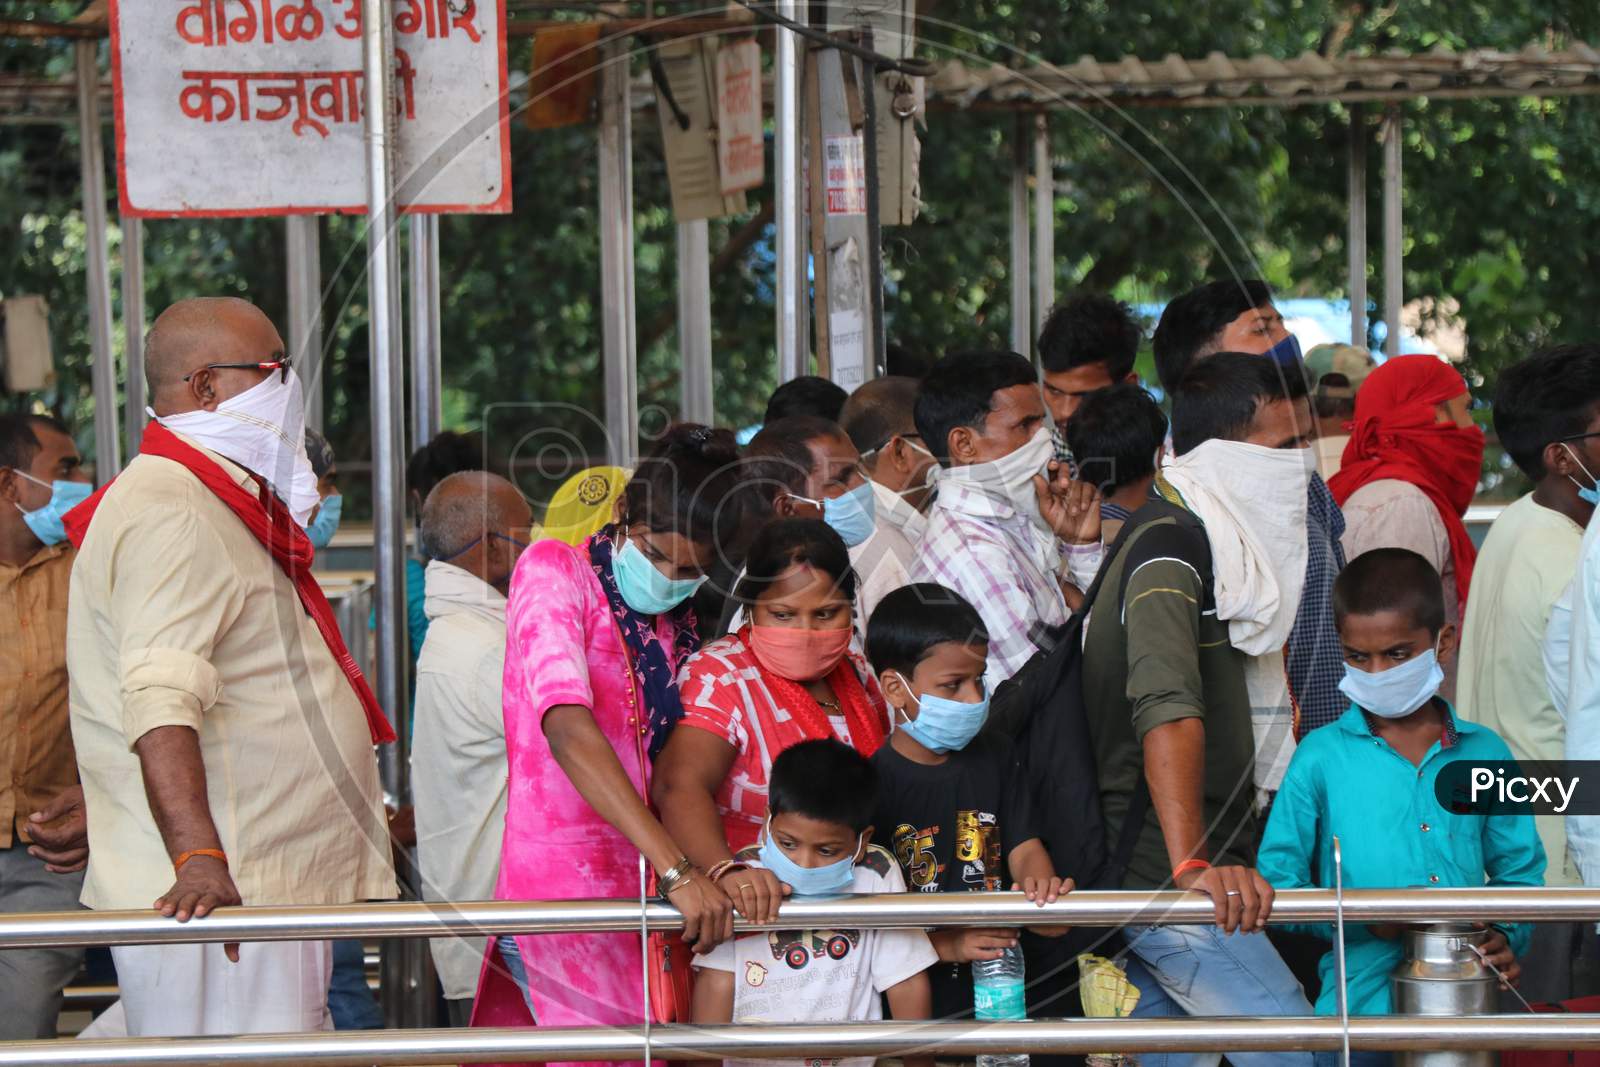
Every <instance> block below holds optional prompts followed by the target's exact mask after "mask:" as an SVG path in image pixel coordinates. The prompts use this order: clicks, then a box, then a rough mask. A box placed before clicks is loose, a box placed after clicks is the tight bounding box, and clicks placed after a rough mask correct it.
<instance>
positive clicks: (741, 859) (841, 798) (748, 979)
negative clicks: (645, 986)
mask: <svg viewBox="0 0 1600 1067" xmlns="http://www.w3.org/2000/svg"><path fill="white" fill-rule="evenodd" d="M877 789H878V776H877V772H876V771H875V770H874V769H873V766H872V764H871V762H870V761H868V760H867V758H866V757H864V756H862V755H861V754H860V753H859V752H857V751H856V750H855V749H853V748H851V747H850V746H849V745H846V744H843V743H841V742H839V741H836V740H834V739H832V738H829V739H826V740H821V741H803V742H801V743H800V744H798V745H794V746H792V747H790V748H787V749H784V751H783V752H782V753H780V754H779V755H778V758H777V759H775V760H773V761H772V773H771V776H770V778H769V783H768V800H767V826H766V829H765V830H764V831H763V833H762V839H761V844H760V845H759V847H752V848H747V849H744V850H742V851H740V853H739V854H738V856H737V857H736V861H737V862H738V863H741V864H744V865H748V866H761V867H765V868H767V869H768V870H770V871H772V872H773V873H774V874H776V875H777V876H778V880H779V881H781V882H783V883H784V884H785V885H787V886H789V887H790V889H791V890H793V892H794V893H795V895H797V896H833V895H839V894H845V893H904V892H905V891H906V884H905V879H904V878H902V877H901V875H900V866H899V864H897V863H896V862H895V860H894V857H893V856H891V855H890V854H889V853H887V852H885V851H884V850H883V849H881V848H879V847H878V846H876V845H870V844H868V843H867V842H868V841H870V840H871V839H872V827H871V826H870V825H869V821H870V819H871V817H872V810H873V807H874V805H875V804H876V801H877ZM722 873H723V872H720V871H719V872H716V875H717V876H718V877H720V876H721V874H722ZM938 959H939V957H938V954H937V953H936V952H934V950H933V943H932V942H930V941H929V940H928V935H927V934H925V933H923V932H922V931H921V930H772V931H766V932H761V933H752V934H746V935H744V936H742V937H738V938H735V939H734V940H732V941H725V942H723V943H722V944H721V945H719V946H717V947H716V948H715V949H713V950H712V951H711V952H710V953H709V954H707V955H705V956H697V957H695V960H694V965H695V967H696V968H698V969H699V973H698V974H697V975H696V978H695V987H694V1021H695V1022H696V1023H727V1022H741V1023H754V1022H763V1023H801V1022H816V1023H831V1022H865V1021H871V1020H876V1019H881V1018H883V1008H882V1004H881V1000H882V999H884V998H886V999H887V1000H888V1002H889V1011H890V1012H891V1013H892V1015H893V1017H894V1018H895V1019H898V1020H907V1019H911V1020H915V1019H926V1018H928V1014H929V1011H930V1009H931V1007H932V995H931V993H930V991H929V986H928V977H927V975H926V974H924V973H923V972H924V971H926V970H927V969H928V968H929V967H930V966H932V965H933V964H934V963H936V962H938ZM917 1043H918V1042H917V1039H916V1037H915V1035H914V1034H908V1035H907V1038H906V1044H907V1046H908V1047H912V1046H915V1045H916V1044H917ZM726 1062H727V1063H729V1064H743V1063H746V1062H750V1063H766V1064H770V1063H774V1062H781V1061H773V1060H761V1061H744V1060H728V1061H726ZM789 1062H791V1063H802V1064H805V1065H806V1067H828V1065H839V1067H868V1065H870V1064H871V1063H872V1060H871V1059H848V1060H837V1059H826V1058H817V1057H807V1058H805V1059H804V1060H793V1061H789ZM905 1063H906V1065H907V1067H932V1065H933V1057H931V1056H907V1057H905Z"/></svg>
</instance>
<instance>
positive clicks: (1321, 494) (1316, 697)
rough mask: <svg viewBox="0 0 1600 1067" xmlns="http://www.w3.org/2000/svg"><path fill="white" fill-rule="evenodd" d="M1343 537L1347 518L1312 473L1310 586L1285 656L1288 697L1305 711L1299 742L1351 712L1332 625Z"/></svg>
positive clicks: (1308, 509)
mask: <svg viewBox="0 0 1600 1067" xmlns="http://www.w3.org/2000/svg"><path fill="white" fill-rule="evenodd" d="M1343 536H1344V515H1343V514H1342V513H1341V512H1340V511H1339V505H1338V504H1337V503H1336V502H1335V501H1334V499H1333V494H1332V493H1331V492H1329V491H1328V486H1327V484H1326V483H1325V482H1323V480H1322V478H1321V477H1319V476H1318V475H1315V474H1313V475H1312V476H1311V486H1310V493H1309V498H1308V500H1307V502H1306V539H1307V544H1308V547H1309V549H1310V551H1309V552H1308V553H1307V555H1306V585H1305V591H1304V592H1303V593H1302V594H1301V595H1300V610H1299V611H1298V612H1297V613H1296V615H1295V618H1294V629H1292V630H1290V631H1289V645H1288V648H1287V649H1286V650H1285V657H1284V658H1285V669H1286V671H1287V673H1288V675H1289V692H1290V693H1291V694H1292V695H1293V697H1294V702H1295V705H1296V706H1297V707H1298V708H1299V709H1300V716H1299V725H1298V728H1297V730H1296V733H1297V734H1298V735H1299V736H1300V737H1304V736H1305V735H1306V734H1308V733H1310V732H1311V731H1312V730H1315V729H1316V728H1317V727H1319V726H1326V725H1328V724H1329V723H1331V722H1336V721H1338V719H1339V717H1340V716H1342V715H1343V714H1344V713H1345V711H1346V709H1348V708H1349V707H1350V698H1348V697H1346V696H1345V695H1344V694H1343V693H1341V692H1340V691H1339V682H1340V680H1341V679H1343V678H1344V646H1343V645H1342V644H1341V643H1340V642H1339V630H1338V627H1336V626H1335V625H1334V624H1333V580H1334V579H1335V578H1337V577H1338V576H1339V572H1340V571H1341V570H1343V569H1344V548H1343V547H1342V546H1341V545H1340V543H1339V539H1340V538H1341V537H1343Z"/></svg>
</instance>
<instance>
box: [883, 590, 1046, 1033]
mask: <svg viewBox="0 0 1600 1067" xmlns="http://www.w3.org/2000/svg"><path fill="white" fill-rule="evenodd" d="M867 658H868V660H870V661H871V663H872V667H873V670H875V671H876V672H877V674H878V682H879V685H880V686H881V687H882V689H883V695H884V698H885V699H886V700H887V701H888V702H889V706H890V708H891V709H892V713H893V716H894V720H895V730H894V733H893V734H892V735H891V736H890V738H889V743H888V744H886V745H884V746H883V747H882V748H880V749H878V752H877V754H876V755H874V756H873V757H872V762H873V764H874V765H875V766H876V767H877V769H878V780H879V791H878V810H877V814H876V815H875V816H874V817H873V820H872V822H873V825H874V826H875V827H876V828H877V829H876V841H877V842H878V843H879V844H882V845H885V846H887V847H888V848H889V849H890V850H891V851H893V852H894V855H895V858H896V859H897V860H899V862H900V868H901V870H902V871H903V872H904V874H905V879H906V887H907V888H908V889H909V890H910V891H911V892H924V893H959V892H970V891H976V890H998V889H1006V888H1008V887H1009V888H1011V889H1017V890H1022V891H1023V892H1025V893H1027V895H1028V899H1029V900H1033V901H1036V902H1037V903H1039V904H1040V905H1041V906H1043V905H1044V904H1046V903H1048V902H1053V901H1054V900H1055V899H1056V898H1057V897H1058V896H1059V895H1060V894H1062V893H1064V892H1066V891H1067V890H1069V889H1071V888H1072V883H1071V881H1070V879H1069V880H1067V881H1065V882H1064V881H1063V880H1062V879H1060V878H1058V877H1056V873H1055V870H1054V868H1053V867H1052V865H1051V862H1050V856H1049V854H1048V853H1047V852H1046V851H1045V847H1044V843H1043V842H1041V841H1040V840H1039V836H1038V831H1037V829H1036V824H1035V817H1034V813H1033V807H1032V804H1031V802H1030V800H1029V798H1028V793H1027V790H1026V788H1025V787H1024V784H1023V781H1022V774H1021V771H1020V769H1019V767H1018V765H1017V760H1016V757H1015V755H1014V754H1013V752H1012V749H1011V743H1010V742H1009V741H1007V740H1006V739H1005V738H1003V737H995V736H987V735H986V736H983V737H979V736H978V731H979V730H980V729H981V728H982V727H983V723H984V720H985V719H986V718H987V717H988V713H989V696H988V694H987V693H986V692H985V691H984V685H983V672H984V668H985V667H986V666H987V665H988V658H989V635H988V632H987V631H986V630H985V629H984V626H983V619H982V618H981V617H980V616H979V615H978V612H977V610H976V609H974V608H973V607H972V605H971V604H969V603H967V601H966V600H964V599H962V597H961V595H960V594H958V593H956V592H954V591H953V590H950V589H947V588H945V587H944V586H942V585H937V584H934V583H921V584H917V585H909V586H906V587H904V588H901V589H897V590H895V591H894V592H893V593H890V594H889V595H888V596H886V597H884V598H883V600H882V601H881V602H880V603H879V604H878V607H877V610H875V611H874V612H873V613H872V619H871V621H870V622H869V623H868V625H867ZM1036 932H1038V933H1041V934H1046V935H1049V936H1054V935H1059V934H1062V933H1065V932H1066V928H1064V927H1044V928H1040V929H1038V930H1037V931H1036ZM930 936H931V937H932V939H933V946H934V948H935V949H936V950H937V951H938V953H939V960H940V962H941V963H942V964H948V965H949V966H936V967H934V968H932V969H931V970H929V972H928V974H929V977H930V978H931V980H932V983H933V1017H934V1018H936V1019H943V1018H949V1017H951V1016H963V1015H965V1016H970V1015H971V1013H972V1000H973V997H972V976H971V970H970V967H969V966H968V965H969V964H971V963H972V962H973V961H974V960H992V959H998V958H999V957H1000V955H1001V954H1002V953H1003V952H1004V950H1005V949H1007V948H1009V947H1011V946H1013V945H1015V944H1016V943H1017V931H1016V930H996V929H944V930H937V931H934V932H932V934H931V935H930Z"/></svg>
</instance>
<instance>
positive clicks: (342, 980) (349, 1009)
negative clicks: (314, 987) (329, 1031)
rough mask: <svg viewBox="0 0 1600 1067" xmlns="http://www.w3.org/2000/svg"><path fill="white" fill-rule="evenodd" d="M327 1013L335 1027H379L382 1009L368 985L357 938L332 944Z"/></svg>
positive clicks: (336, 1028) (363, 958)
mask: <svg viewBox="0 0 1600 1067" xmlns="http://www.w3.org/2000/svg"><path fill="white" fill-rule="evenodd" d="M328 1014H329V1015H330V1016H331V1017H332V1018H333V1028H334V1029H335V1030H382V1029H383V1012H382V1011H381V1010H380V1009H379V1008H378V1001H377V1000H376V999H375V998H374V997H373V995H372V990H371V989H370V988H368V986H367V965H366V953H365V951H364V950H363V949H362V947H361V942H359V941H335V942H334V943H333V978H332V980H331V981H329V983H328Z"/></svg>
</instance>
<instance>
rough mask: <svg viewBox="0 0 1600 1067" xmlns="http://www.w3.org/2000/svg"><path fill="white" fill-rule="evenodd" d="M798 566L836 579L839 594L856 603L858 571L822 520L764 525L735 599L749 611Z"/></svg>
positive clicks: (773, 522) (749, 553)
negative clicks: (802, 565)
mask: <svg viewBox="0 0 1600 1067" xmlns="http://www.w3.org/2000/svg"><path fill="white" fill-rule="evenodd" d="M796 564H805V565H806V566H807V567H814V568H815V569H817V570H819V571H821V572H822V573H823V574H826V575H827V576H828V577H830V578H832V579H833V581H834V585H835V587H836V588H837V589H838V590H839V593H840V594H841V595H842V596H844V597H845V598H846V599H847V600H849V601H851V602H852V603H854V601H855V599H856V572H855V569H854V568H852V567H851V566H850V550H849V549H848V548H846V547H845V546H844V541H843V540H842V539H841V538H840V537H839V535H838V534H837V533H835V532H834V529H833V527H831V526H829V525H828V524H827V523H825V522H823V521H822V520H821V519H774V520H773V521H772V522H769V523H767V524H766V525H765V526H763V527H762V528H761V532H759V533H758V534H756V539H755V540H754V541H752V542H751V543H750V551H749V552H748V553H747V554H746V555H745V561H744V577H742V578H740V579H739V585H738V587H737V588H736V589H734V591H733V598H734V599H735V600H737V601H738V602H739V603H741V604H743V605H744V606H745V607H746V608H747V609H748V608H749V607H750V605H752V604H754V603H755V602H756V600H757V599H758V598H759V597H760V596H761V594H762V593H764V592H766V591H767V590H768V589H769V588H771V586H772V584H773V583H774V582H776V581H777V580H778V579H779V578H780V577H782V576H783V573H784V572H785V571H787V570H788V569H789V568H790V567H793V566H795V565H796Z"/></svg>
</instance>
